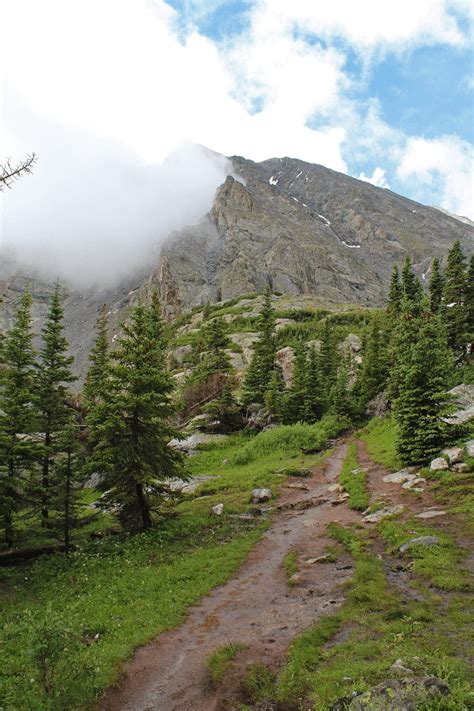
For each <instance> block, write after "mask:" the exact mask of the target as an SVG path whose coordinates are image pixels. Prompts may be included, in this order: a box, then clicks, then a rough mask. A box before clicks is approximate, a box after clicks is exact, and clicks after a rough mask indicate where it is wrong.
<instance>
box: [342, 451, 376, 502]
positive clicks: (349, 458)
mask: <svg viewBox="0 0 474 711" xmlns="http://www.w3.org/2000/svg"><path fill="white" fill-rule="evenodd" d="M358 465H359V461H358V459H357V444H356V443H355V442H351V443H350V444H349V446H348V449H347V455H346V458H345V460H344V464H343V465H342V469H341V473H340V475H339V483H340V484H341V486H342V487H344V490H345V491H347V493H348V494H349V501H348V505H349V508H350V509H355V510H356V511H365V509H366V508H367V507H368V505H369V501H370V496H369V492H368V490H367V472H366V471H365V470H364V469H359V468H358Z"/></svg>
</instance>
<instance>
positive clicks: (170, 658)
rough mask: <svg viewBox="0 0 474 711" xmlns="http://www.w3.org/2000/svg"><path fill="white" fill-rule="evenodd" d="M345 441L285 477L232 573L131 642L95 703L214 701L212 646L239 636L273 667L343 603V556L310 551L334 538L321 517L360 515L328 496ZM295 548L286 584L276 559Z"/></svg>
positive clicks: (196, 706)
mask: <svg viewBox="0 0 474 711" xmlns="http://www.w3.org/2000/svg"><path fill="white" fill-rule="evenodd" d="M346 450H347V444H345V443H342V444H340V445H339V446H337V448H336V449H335V451H334V453H333V454H332V456H331V457H330V458H328V459H327V460H326V461H325V462H324V463H323V464H322V465H321V466H320V467H318V468H316V469H315V470H314V471H313V473H312V476H311V477H310V478H307V479H304V480H298V479H293V480H290V481H288V482H287V483H286V486H285V485H284V486H283V488H282V491H281V494H280V497H279V499H278V510H277V511H276V512H275V513H274V515H273V519H272V525H271V528H270V529H269V530H268V531H267V532H266V534H265V535H264V537H263V539H262V540H261V541H260V542H259V543H258V544H257V545H256V546H255V548H254V549H253V550H252V552H251V553H250V555H249V557H248V559H247V561H246V562H245V563H244V564H243V565H242V566H241V568H240V569H239V570H238V571H237V573H236V575H235V577H233V578H232V579H231V580H230V581H229V582H227V583H226V584H224V585H222V586H221V587H219V588H217V589H215V590H214V591H212V592H211V593H210V594H209V595H207V596H206V597H204V598H203V600H202V601H201V602H200V604H198V605H195V606H193V607H192V608H191V609H190V611H189V614H188V617H187V619H186V621H185V622H184V623H183V624H182V625H181V626H180V627H179V628H177V629H174V630H171V631H169V632H166V633H164V634H162V635H160V636H159V637H158V638H157V639H156V640H155V641H153V642H152V643H150V644H148V645H146V646H144V647H141V648H140V649H138V650H137V651H136V653H135V655H134V657H133V659H132V660H131V661H130V662H129V663H128V664H127V665H126V667H125V670H124V674H123V677H122V679H121V681H120V682H119V684H118V685H117V686H115V687H112V688H111V689H109V690H108V692H106V694H105V696H104V697H103V699H102V701H101V703H100V705H99V707H98V708H99V709H100V710H102V711H105V710H107V711H109V710H110V709H114V711H120V710H125V709H127V710H128V711H132V710H133V711H145V709H146V710H147V711H148V710H151V709H158V710H160V711H174V710H177V709H180V710H186V709H193V711H212V709H217V708H218V706H219V703H220V697H219V694H218V692H216V691H213V690H212V689H211V688H210V685H209V681H208V672H207V668H206V658H207V657H208V656H209V655H210V654H211V653H212V652H213V651H215V650H216V649H217V648H218V647H221V646H223V645H227V644H229V643H230V642H240V643H243V644H244V645H246V646H247V649H246V651H245V658H246V659H247V660H250V661H252V660H254V661H258V662H259V663H263V664H268V665H269V666H270V667H273V668H277V667H278V666H279V665H280V663H281V661H282V660H283V658H284V654H285V651H286V649H287V647H288V645H289V643H290V642H291V640H292V639H293V638H294V637H295V636H296V635H298V634H299V633H300V632H302V631H303V630H304V629H305V628H307V627H308V626H310V625H311V624H313V623H314V622H315V621H316V620H317V619H318V618H319V617H320V616H322V615H325V614H328V613H330V612H332V611H333V610H335V609H337V607H338V606H339V605H341V604H342V603H343V597H342V593H341V590H340V588H341V585H342V584H343V583H344V581H345V580H347V578H348V577H350V576H351V572H352V569H351V565H350V560H349V559H347V560H343V559H341V558H339V559H338V560H337V561H335V562H328V563H324V565H318V564H317V563H314V562H313V563H308V562H307V561H308V560H309V559H313V558H317V557H318V556H321V555H323V554H324V550H325V548H326V546H327V545H329V544H331V541H330V540H329V539H327V538H325V537H324V531H325V528H326V526H327V524H328V523H330V522H331V521H338V522H340V523H341V524H348V523H350V522H354V521H358V520H360V514H357V513H355V512H352V511H350V510H349V509H348V507H347V505H346V504H345V502H342V503H340V502H339V503H337V504H335V503H334V502H335V501H336V500H337V499H338V494H337V493H334V492H331V491H329V487H330V486H331V485H332V484H334V483H337V479H338V475H339V472H340V470H341V467H342V464H343V461H344V458H345V455H346ZM296 487H298V488H296ZM299 487H301V488H299ZM304 487H306V488H304ZM293 550H295V551H296V552H297V555H298V561H299V571H298V583H297V585H295V586H294V587H290V586H289V584H288V578H287V574H286V572H285V570H284V568H283V566H282V563H283V559H284V557H285V555H286V554H287V553H288V552H290V551H293Z"/></svg>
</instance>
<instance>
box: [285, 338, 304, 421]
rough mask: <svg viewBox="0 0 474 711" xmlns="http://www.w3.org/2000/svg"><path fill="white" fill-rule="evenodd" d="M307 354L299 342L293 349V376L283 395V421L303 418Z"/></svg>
mask: <svg viewBox="0 0 474 711" xmlns="http://www.w3.org/2000/svg"><path fill="white" fill-rule="evenodd" d="M307 374H308V354H307V351H306V346H305V345H304V344H300V345H299V346H298V347H297V348H296V350H295V358H294V365H293V377H292V380H291V386H290V388H289V389H288V391H287V393H286V397H285V423H286V422H287V423H289V424H292V423H294V422H299V421H302V420H303V419H304V414H305V397H306V393H307V382H306V380H307Z"/></svg>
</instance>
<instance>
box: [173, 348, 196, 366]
mask: <svg viewBox="0 0 474 711" xmlns="http://www.w3.org/2000/svg"><path fill="white" fill-rule="evenodd" d="M192 352H193V347H192V346H191V345H186V346H178V347H177V348H175V349H174V351H172V353H171V357H172V358H174V360H175V361H176V363H178V364H179V365H181V364H182V363H183V362H184V360H185V358H186V356H188V355H190V353H192Z"/></svg>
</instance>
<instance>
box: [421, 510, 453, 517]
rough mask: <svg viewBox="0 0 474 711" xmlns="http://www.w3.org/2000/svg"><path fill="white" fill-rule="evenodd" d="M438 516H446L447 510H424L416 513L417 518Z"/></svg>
mask: <svg viewBox="0 0 474 711" xmlns="http://www.w3.org/2000/svg"><path fill="white" fill-rule="evenodd" d="M436 516H446V511H422V512H421V513H419V514H416V518H436Z"/></svg>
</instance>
